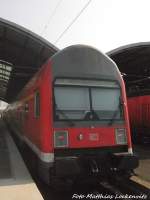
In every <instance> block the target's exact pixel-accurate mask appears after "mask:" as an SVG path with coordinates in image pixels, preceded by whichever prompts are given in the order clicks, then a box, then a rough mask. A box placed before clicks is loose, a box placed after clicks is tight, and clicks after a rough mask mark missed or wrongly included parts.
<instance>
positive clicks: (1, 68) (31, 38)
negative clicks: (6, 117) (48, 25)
mask: <svg viewBox="0 0 150 200" xmlns="http://www.w3.org/2000/svg"><path fill="white" fill-rule="evenodd" d="M57 51H58V49H57V47H55V46H54V45H52V44H51V43H50V42H48V41H47V40H45V39H43V38H42V37H40V36H38V35H37V34H35V33H33V32H31V31H29V30H27V29H26V28H23V27H21V26H19V25H17V24H15V23H12V22H10V21H7V20H4V19H2V18H0V100H3V101H6V102H8V103H10V102H12V101H13V100H14V99H15V98H16V96H17V94H18V93H19V92H20V91H21V89H22V88H23V87H24V86H25V84H26V83H27V81H28V80H29V79H30V78H31V77H32V76H33V74H34V73H35V72H37V70H38V69H39V68H40V67H41V65H42V64H43V63H44V62H45V61H46V60H47V59H48V58H49V57H51V56H52V55H53V54H54V53H56V52H57Z"/></svg>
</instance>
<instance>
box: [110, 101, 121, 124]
mask: <svg viewBox="0 0 150 200" xmlns="http://www.w3.org/2000/svg"><path fill="white" fill-rule="evenodd" d="M122 105H123V102H122V101H121V99H119V105H118V107H117V109H116V110H115V111H114V114H113V116H112V118H111V119H110V121H109V123H108V125H109V126H111V125H112V124H113V122H114V120H115V118H116V116H117V114H118V112H119V110H120V107H121V106H122Z"/></svg>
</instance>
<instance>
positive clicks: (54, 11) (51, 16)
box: [41, 0, 63, 36]
mask: <svg viewBox="0 0 150 200" xmlns="http://www.w3.org/2000/svg"><path fill="white" fill-rule="evenodd" d="M62 1H63V0H59V1H58V3H57V4H56V6H55V8H54V10H53V12H52V13H51V15H50V16H49V18H48V22H47V23H46V24H45V26H44V28H43V31H42V32H41V36H42V35H43V34H44V32H45V31H46V29H47V28H48V26H49V24H50V22H51V20H52V18H53V17H54V15H55V14H56V11H57V9H58V7H59V6H60V4H61V2H62Z"/></svg>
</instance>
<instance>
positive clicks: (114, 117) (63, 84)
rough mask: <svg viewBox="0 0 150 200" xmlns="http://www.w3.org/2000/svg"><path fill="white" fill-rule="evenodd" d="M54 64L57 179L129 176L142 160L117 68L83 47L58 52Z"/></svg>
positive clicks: (95, 52) (55, 169)
mask: <svg viewBox="0 0 150 200" xmlns="http://www.w3.org/2000/svg"><path fill="white" fill-rule="evenodd" d="M51 63H52V82H51V84H52V88H53V95H52V96H53V98H52V107H53V135H52V137H53V140H54V144H53V145H54V165H53V168H52V170H51V171H52V172H51V173H52V174H53V176H56V177H59V178H64V177H65V178H68V179H69V178H70V179H73V180H76V179H79V177H82V178H85V179H87V178H90V177H105V176H108V175H110V173H122V174H127V173H129V172H131V171H132V170H133V169H134V168H136V167H137V165H138V160H137V158H136V156H134V155H133V152H132V145H131V137H130V129H129V121H128V113H127V102H126V94H125V87H124V82H123V80H122V77H121V75H120V72H119V71H118V68H117V67H116V65H115V64H114V63H113V62H112V61H111V60H110V59H109V58H108V57H107V56H106V55H104V54H102V53H101V52H99V51H98V50H96V49H93V48H91V47H89V46H83V45H77V46H72V47H68V48H66V49H64V50H62V51H60V52H59V53H57V54H56V55H55V56H54V57H53V58H52V61H51Z"/></svg>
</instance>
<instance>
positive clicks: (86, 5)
mask: <svg viewBox="0 0 150 200" xmlns="http://www.w3.org/2000/svg"><path fill="white" fill-rule="evenodd" d="M91 1H92V0H89V1H88V2H87V3H86V4H85V5H84V7H83V8H82V9H81V10H80V12H79V13H78V14H77V15H76V17H75V18H74V19H73V20H72V21H71V23H70V24H69V25H68V26H67V27H66V28H65V30H64V31H63V32H62V33H61V34H60V35H59V37H58V38H57V39H56V41H55V42H54V44H56V43H57V42H58V41H59V40H60V39H61V38H62V37H63V36H64V34H65V33H66V32H67V31H68V29H69V28H70V27H71V26H72V25H73V24H74V23H75V21H76V20H77V19H78V18H79V17H80V15H81V14H82V13H83V12H84V10H85V9H86V8H87V7H88V6H89V4H90V3H91Z"/></svg>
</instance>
